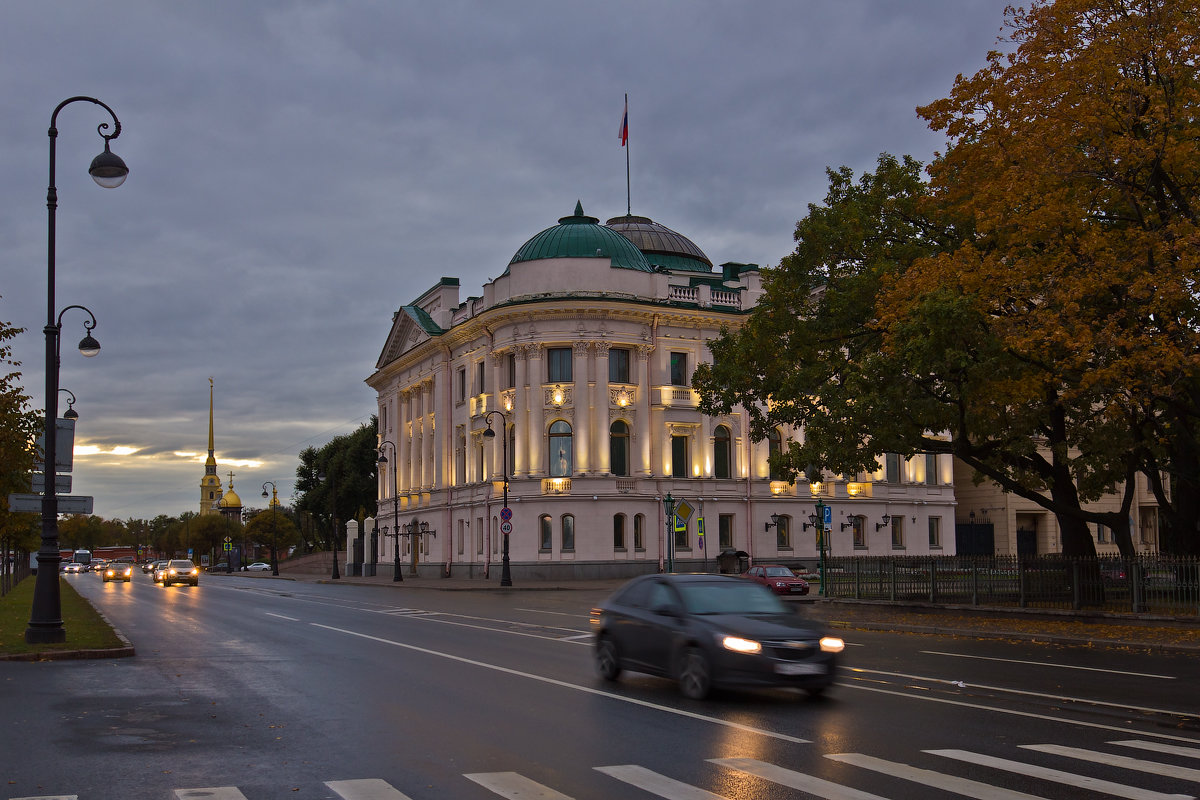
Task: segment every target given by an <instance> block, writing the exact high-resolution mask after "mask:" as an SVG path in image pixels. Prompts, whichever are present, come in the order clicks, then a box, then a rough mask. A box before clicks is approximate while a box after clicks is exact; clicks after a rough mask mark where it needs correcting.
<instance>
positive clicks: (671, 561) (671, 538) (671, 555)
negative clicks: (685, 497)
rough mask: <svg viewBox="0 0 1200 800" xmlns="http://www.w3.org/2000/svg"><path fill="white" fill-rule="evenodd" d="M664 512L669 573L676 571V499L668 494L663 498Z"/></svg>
mask: <svg viewBox="0 0 1200 800" xmlns="http://www.w3.org/2000/svg"><path fill="white" fill-rule="evenodd" d="M663 511H665V512H666V513H667V572H674V571H675V498H674V497H671V493H670V492H667V496H666V497H664V498H663Z"/></svg>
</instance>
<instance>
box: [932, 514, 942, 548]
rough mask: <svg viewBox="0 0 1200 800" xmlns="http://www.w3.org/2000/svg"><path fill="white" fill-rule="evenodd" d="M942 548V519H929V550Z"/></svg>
mask: <svg viewBox="0 0 1200 800" xmlns="http://www.w3.org/2000/svg"><path fill="white" fill-rule="evenodd" d="M941 546H942V518H941V517H930V518H929V548H930V549H931V550H936V549H940V548H941Z"/></svg>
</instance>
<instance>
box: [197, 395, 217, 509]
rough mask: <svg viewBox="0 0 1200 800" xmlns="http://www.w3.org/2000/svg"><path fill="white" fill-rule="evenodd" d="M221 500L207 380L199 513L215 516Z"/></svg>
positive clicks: (211, 401) (211, 407) (211, 405)
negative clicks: (205, 453)
mask: <svg viewBox="0 0 1200 800" xmlns="http://www.w3.org/2000/svg"><path fill="white" fill-rule="evenodd" d="M220 498H221V479H220V478H218V477H217V459H216V456H215V455H213V379H212V378H209V379H208V459H207V460H206V461H205V462H204V477H203V478H201V479H200V513H201V514H216V513H217V500H219V499H220Z"/></svg>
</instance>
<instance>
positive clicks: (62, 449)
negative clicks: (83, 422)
mask: <svg viewBox="0 0 1200 800" xmlns="http://www.w3.org/2000/svg"><path fill="white" fill-rule="evenodd" d="M55 429H56V430H57V431H58V433H57V435H56V436H55V437H54V447H55V450H54V471H55V472H70V471H71V465H72V456H73V455H74V452H75V420H73V419H63V418H62V417H59V418H58V419H57V420H55ZM37 452H38V455H39V456H41V454H43V453H45V452H46V435H45V434H42V435H41V436H39V437H38V438H37ZM43 460H44V459H39V460H38V462H37V463H36V464H34V465H33V470H34V472H44V471H45V466H44V465H43V463H42V461H43ZM88 513H91V512H88Z"/></svg>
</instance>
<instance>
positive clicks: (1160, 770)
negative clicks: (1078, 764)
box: [1021, 744, 1200, 782]
mask: <svg viewBox="0 0 1200 800" xmlns="http://www.w3.org/2000/svg"><path fill="white" fill-rule="evenodd" d="M1021 747H1022V748H1023V749H1025V750H1036V751H1037V752H1039V753H1050V754H1052V755H1056V756H1067V757H1068V758H1078V759H1080V760H1081V761H1091V762H1093V763H1095V764H1104V765H1106V766H1109V767H1119V768H1121V769H1132V770H1136V771H1138V772H1148V773H1150V774H1151V775H1162V776H1164V777H1167V778H1182V779H1183V780H1185V781H1196V782H1200V769H1192V768H1191V767H1177V766H1175V765H1173V764H1160V763H1158V762H1157V761H1145V760H1143V759H1140V758H1130V757H1129V756H1114V755H1112V754H1111V753H1096V752H1093V751H1091V750H1084V749H1083V748H1080V747H1064V746H1062V745H1058V744H1023V745H1021Z"/></svg>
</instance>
